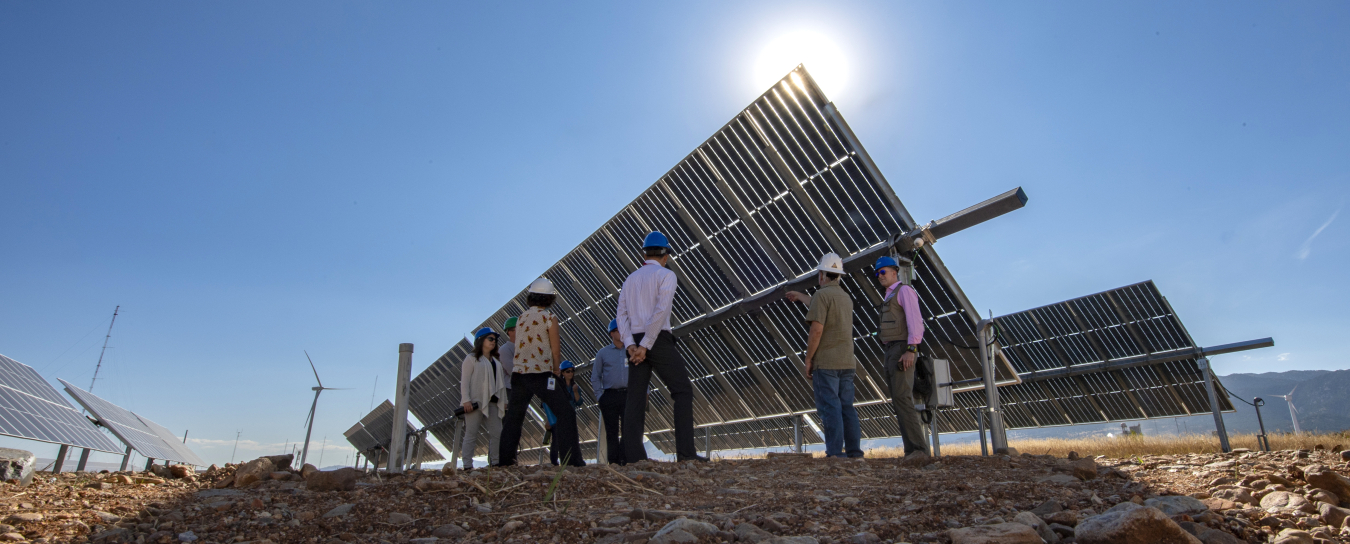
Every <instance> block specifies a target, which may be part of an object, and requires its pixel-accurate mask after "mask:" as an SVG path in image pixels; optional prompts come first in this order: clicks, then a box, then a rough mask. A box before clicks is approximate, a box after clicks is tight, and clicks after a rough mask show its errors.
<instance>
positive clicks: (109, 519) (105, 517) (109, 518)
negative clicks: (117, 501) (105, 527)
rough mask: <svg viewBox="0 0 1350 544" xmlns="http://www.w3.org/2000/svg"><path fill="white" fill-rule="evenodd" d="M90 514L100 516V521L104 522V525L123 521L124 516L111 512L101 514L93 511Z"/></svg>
mask: <svg viewBox="0 0 1350 544" xmlns="http://www.w3.org/2000/svg"><path fill="white" fill-rule="evenodd" d="M90 513H92V514H94V515H95V516H98V519H99V520H100V521H102V522H103V523H107V524H109V525H112V524H114V523H117V522H119V521H122V516H119V515H117V514H113V513H111V512H101V511H98V510H93V511H91V512H90Z"/></svg>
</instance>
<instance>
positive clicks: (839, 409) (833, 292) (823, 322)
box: [786, 253, 863, 458]
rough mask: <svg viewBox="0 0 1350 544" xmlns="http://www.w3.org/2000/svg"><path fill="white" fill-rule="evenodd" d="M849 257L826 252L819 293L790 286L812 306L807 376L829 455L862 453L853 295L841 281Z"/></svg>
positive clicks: (818, 268)
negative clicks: (856, 398)
mask: <svg viewBox="0 0 1350 544" xmlns="http://www.w3.org/2000/svg"><path fill="white" fill-rule="evenodd" d="M843 277H844V260H843V259H841V258H839V255H836V254H834V253H826V254H825V256H824V257H821V258H820V264H819V265H818V266H816V282H817V283H819V284H820V289H818V290H816V294H815V296H811V295H806V294H804V293H801V292H798V291H789V292H787V294H786V297H787V299H788V300H791V301H793V302H802V303H805V304H806V305H807V309H806V315H805V316H804V319H805V320H806V321H807V322H808V323H810V331H809V333H808V334H807V340H806V369H805V370H806V378H807V379H809V380H811V389H812V393H813V395H814V397H815V400H816V415H818V416H820V423H821V427H823V430H824V431H825V456H826V457H854V458H857V457H862V456H863V451H862V424H861V422H860V421H859V420H858V410H857V409H856V408H854V407H853V399H854V393H855V388H854V383H853V381H854V378H856V377H857V362H856V361H855V360H854V358H853V298H852V297H850V296H849V295H848V291H845V290H844V288H843V287H840V285H839V280H840V279H841V278H843Z"/></svg>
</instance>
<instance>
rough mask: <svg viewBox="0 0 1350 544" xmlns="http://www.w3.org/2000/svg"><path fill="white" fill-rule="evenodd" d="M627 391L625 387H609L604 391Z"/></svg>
mask: <svg viewBox="0 0 1350 544" xmlns="http://www.w3.org/2000/svg"><path fill="white" fill-rule="evenodd" d="M627 390H628V388H627V387H611V388H609V389H606V390H605V391H627Z"/></svg>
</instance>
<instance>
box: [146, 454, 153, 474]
mask: <svg viewBox="0 0 1350 544" xmlns="http://www.w3.org/2000/svg"><path fill="white" fill-rule="evenodd" d="M152 466H155V458H153V457H151V458H148V459H146V460H145V471H146V472H150V467H152Z"/></svg>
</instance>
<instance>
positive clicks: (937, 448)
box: [928, 410, 942, 457]
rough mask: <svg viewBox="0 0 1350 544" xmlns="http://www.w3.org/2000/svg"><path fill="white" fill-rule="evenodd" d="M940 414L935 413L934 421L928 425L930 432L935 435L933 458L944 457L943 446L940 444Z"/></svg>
mask: <svg viewBox="0 0 1350 544" xmlns="http://www.w3.org/2000/svg"><path fill="white" fill-rule="evenodd" d="M937 418H938V412H937V411H936V410H934V411H933V420H932V421H930V422H929V423H928V431H929V432H931V433H933V457H942V445H941V444H940V443H939V442H938V434H939V433H938V420H937Z"/></svg>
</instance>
